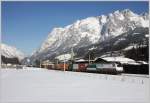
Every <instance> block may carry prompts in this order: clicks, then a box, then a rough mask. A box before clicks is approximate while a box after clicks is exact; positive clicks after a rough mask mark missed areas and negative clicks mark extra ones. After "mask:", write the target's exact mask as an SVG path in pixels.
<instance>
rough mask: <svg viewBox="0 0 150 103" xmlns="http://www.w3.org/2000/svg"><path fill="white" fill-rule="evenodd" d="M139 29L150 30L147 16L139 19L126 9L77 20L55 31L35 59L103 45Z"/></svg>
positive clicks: (141, 16)
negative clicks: (96, 44) (107, 41)
mask: <svg viewBox="0 0 150 103" xmlns="http://www.w3.org/2000/svg"><path fill="white" fill-rule="evenodd" d="M137 27H143V28H145V27H149V19H148V14H146V13H145V14H142V15H138V14H136V13H134V12H132V11H131V10H129V9H125V10H122V11H119V10H118V11H115V12H113V13H110V14H108V15H101V16H97V17H88V18H86V19H82V20H77V21H76V22H74V23H73V24H71V25H68V26H66V27H64V28H61V27H59V28H54V29H53V30H52V31H51V32H50V33H49V35H48V37H47V39H46V40H45V41H44V42H43V44H42V45H41V47H40V48H39V49H38V50H37V51H36V52H35V53H34V54H33V56H32V57H33V58H34V57H36V58H37V57H39V58H45V57H50V56H52V55H54V54H55V55H58V54H59V55H60V54H62V53H63V52H65V51H67V50H70V48H71V47H76V48H80V47H86V46H88V45H91V44H95V43H100V42H103V41H106V40H108V39H111V38H114V37H117V36H119V35H121V34H122V33H125V32H128V31H129V30H134V29H135V28H137Z"/></svg>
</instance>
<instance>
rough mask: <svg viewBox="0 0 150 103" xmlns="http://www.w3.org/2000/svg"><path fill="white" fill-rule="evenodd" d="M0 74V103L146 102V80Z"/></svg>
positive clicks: (51, 72)
mask: <svg viewBox="0 0 150 103" xmlns="http://www.w3.org/2000/svg"><path fill="white" fill-rule="evenodd" d="M0 73H1V79H0V80H1V84H0V86H1V87H0V93H1V94H0V100H1V102H2V103H8V102H9V103H12V102H13V103H16V102H17V103H22V102H34V103H38V102H42V103H43V102H52V103H54V102H64V103H66V102H67V103H70V102H84V103H87V102H88V103H89V102H92V103H93V102H102V103H104V102H114V103H126V102H128V103H147V102H146V101H148V95H149V77H143V76H142V77H140V76H137V77H134V76H128V75H122V76H121V75H119V76H117V75H105V74H92V73H79V72H68V71H65V72H64V71H55V70H46V69H37V70H36V69H31V70H30V69H27V70H25V69H24V70H21V69H20V70H15V69H14V70H12V69H1V70H0Z"/></svg>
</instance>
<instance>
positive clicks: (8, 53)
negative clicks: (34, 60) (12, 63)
mask: <svg viewBox="0 0 150 103" xmlns="http://www.w3.org/2000/svg"><path fill="white" fill-rule="evenodd" d="M1 55H3V56H5V57H7V58H14V57H17V58H18V59H19V60H22V59H23V58H24V57H25V54H24V53H22V52H21V51H19V50H18V49H17V48H15V47H12V46H8V45H6V44H3V43H1Z"/></svg>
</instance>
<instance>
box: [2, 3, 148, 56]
mask: <svg viewBox="0 0 150 103" xmlns="http://www.w3.org/2000/svg"><path fill="white" fill-rule="evenodd" d="M123 9H130V10H132V11H133V12H135V13H138V14H140V13H143V12H148V2H142V1H134V2H131V1H130V2H127V1H126V2H121V1H120V2H110V1H109V2H108V1H107V2H102V1H95V2H81V1H80V2H73V1H72V2H52V1H51V2H50V1H49V2H42V1H41V2H31V1H26V2H19V1H16V2H10V1H9V2H8V1H7V2H6V1H5V2H2V5H1V11H2V14H1V18H2V24H1V25H2V42H4V43H6V44H8V45H12V46H15V47H17V48H18V49H20V50H21V51H23V52H24V53H26V54H30V53H32V52H33V50H35V49H37V48H39V47H40V45H41V43H42V42H43V41H44V40H45V39H46V37H47V35H48V33H49V32H50V31H51V30H52V29H53V28H54V27H64V26H66V25H69V24H71V23H73V22H75V21H76V20H78V19H84V18H86V17H89V16H98V15H101V14H106V15H107V14H108V13H111V12H114V11H115V10H123Z"/></svg>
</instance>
